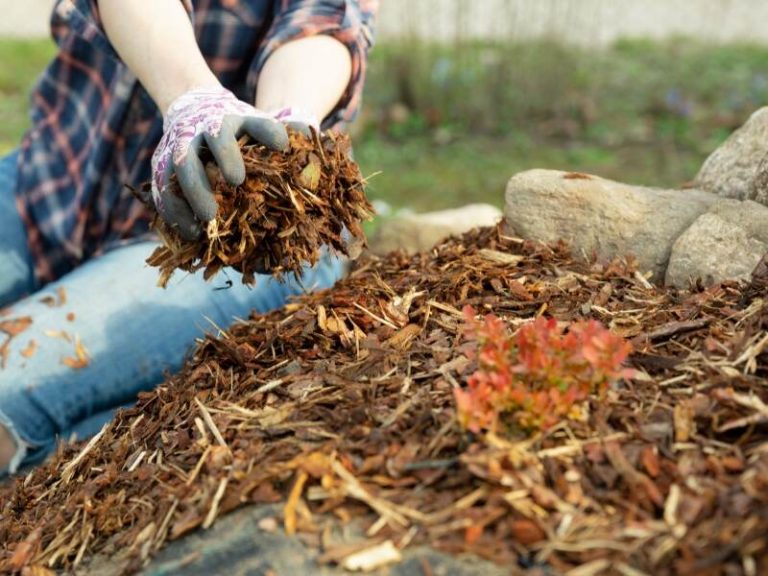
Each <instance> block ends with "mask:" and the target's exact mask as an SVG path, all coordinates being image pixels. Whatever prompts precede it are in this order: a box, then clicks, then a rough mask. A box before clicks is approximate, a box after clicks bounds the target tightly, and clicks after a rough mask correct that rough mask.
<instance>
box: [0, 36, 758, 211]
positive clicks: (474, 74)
mask: <svg viewBox="0 0 768 576" xmlns="http://www.w3.org/2000/svg"><path fill="white" fill-rule="evenodd" d="M53 52H54V47H53V45H52V43H51V42H49V41H19V40H0V153H3V152H6V151H8V150H10V149H11V148H13V147H14V146H16V145H17V144H18V142H19V139H20V138H21V135H22V133H23V131H24V130H25V128H26V126H27V125H28V120H27V95H28V93H29V90H30V89H31V87H32V85H33V83H34V80H35V78H36V77H37V75H38V74H39V72H40V70H42V68H43V67H44V65H45V64H46V62H47V61H48V60H49V59H50V57H51V56H52V54H53ZM767 102H768V49H766V48H764V47H755V46H749V45H739V46H709V45H706V44H702V43H698V42H694V41H685V40H673V41H669V42H665V43H661V44H659V43H652V42H645V41H632V42H622V43H619V44H617V45H615V46H613V47H611V48H609V49H607V50H604V51H586V50H581V49H575V48H565V47H563V46H559V45H557V44H553V43H546V42H544V43H535V44H490V43H469V44H466V43H464V44H460V45H450V46H441V45H428V44H421V43H409V44H400V45H387V44H380V45H379V46H377V47H376V49H375V50H374V52H373V54H372V58H371V63H370V74H369V81H368V84H367V86H366V95H365V108H364V112H363V114H362V116H361V121H360V122H359V126H358V127H357V133H356V137H355V154H356V158H357V159H358V161H359V162H360V165H361V167H362V169H363V172H364V173H365V174H372V173H376V172H380V174H378V175H377V176H375V177H373V178H372V179H371V181H370V182H371V184H370V189H369V190H370V195H371V196H372V197H373V198H375V199H380V200H384V201H386V202H388V203H390V204H391V205H393V206H395V207H403V206H407V207H410V208H413V209H415V210H429V209H437V208H443V207H450V206H457V205H461V204H464V203H468V202H479V201H487V202H492V203H494V204H500V203H501V202H502V198H503V190H504V186H505V183H506V181H507V179H508V178H509V177H510V176H511V175H512V174H514V173H516V172H518V171H521V170H526V169H529V168H557V169H563V170H574V171H583V172H593V173H597V174H600V175H603V176H606V177H609V178H614V179H618V180H622V181H626V182H634V183H641V184H648V185H657V186H675V185H679V184H681V183H684V182H686V181H688V180H690V179H691V178H692V177H693V176H694V175H695V174H696V171H697V170H698V167H699V166H700V164H701V162H702V161H703V160H704V158H705V157H706V156H707V155H708V154H709V153H710V152H711V151H712V150H714V149H715V147H716V146H717V145H718V144H719V143H721V142H722V141H723V140H724V139H725V138H726V137H727V135H728V134H729V133H730V132H731V131H732V130H733V129H734V128H736V127H737V126H739V125H740V124H741V123H742V122H743V121H744V120H745V119H746V118H747V116H748V115H749V114H750V113H751V112H752V111H754V110H755V109H757V108H759V107H760V106H762V105H764V104H765V103H767Z"/></svg>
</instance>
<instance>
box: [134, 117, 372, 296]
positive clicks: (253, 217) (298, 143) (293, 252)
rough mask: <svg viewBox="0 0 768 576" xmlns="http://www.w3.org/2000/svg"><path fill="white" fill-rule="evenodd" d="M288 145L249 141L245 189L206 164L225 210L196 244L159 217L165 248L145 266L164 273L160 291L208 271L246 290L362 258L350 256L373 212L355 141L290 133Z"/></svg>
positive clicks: (245, 141)
mask: <svg viewBox="0 0 768 576" xmlns="http://www.w3.org/2000/svg"><path fill="white" fill-rule="evenodd" d="M289 139H290V147H289V149H288V150H287V151H286V152H276V151H274V150H271V149H269V148H267V147H266V146H263V145H259V144H254V143H252V142H250V141H249V140H248V139H247V138H246V139H243V140H242V141H241V142H240V145H241V150H242V154H243V160H244V163H245V172H246V179H245V182H244V183H243V184H242V185H241V186H231V185H230V184H228V183H227V182H226V180H224V177H223V176H222V174H221V172H220V171H219V170H218V168H217V167H216V164H215V163H214V162H213V161H212V160H211V161H208V162H207V163H206V171H207V173H208V179H209V181H210V182H211V188H212V189H213V192H214V195H215V197H216V201H217V203H218V205H219V210H218V213H217V214H216V218H214V219H213V220H212V221H211V222H210V223H209V224H208V225H207V227H206V228H205V230H204V232H203V234H202V235H201V236H200V238H199V239H198V240H194V241H192V240H185V239H183V238H182V237H181V236H180V235H179V234H178V233H177V232H176V230H175V229H174V228H172V227H171V226H169V225H168V224H167V223H166V222H165V220H163V219H162V218H160V217H159V216H156V217H155V219H154V222H153V228H154V229H155V231H156V232H157V233H158V235H159V236H160V239H161V241H162V243H163V245H162V246H160V247H159V248H157V249H156V250H155V252H154V253H153V254H152V255H151V256H150V257H149V259H148V260H147V263H148V264H149V265H151V266H156V267H158V268H159V269H160V279H159V282H158V284H159V285H160V286H163V287H165V286H166V285H167V283H168V281H169V280H170V278H171V276H172V275H173V273H174V272H175V271H176V270H184V271H187V272H196V271H197V270H204V277H205V279H206V280H207V279H209V278H211V277H213V276H214V275H215V274H216V273H217V272H218V271H219V270H221V269H222V268H226V267H232V268H234V269H236V270H238V271H240V272H242V273H243V276H242V281H243V283H244V284H250V285H252V284H254V282H255V274H257V273H264V272H270V273H272V274H273V275H275V276H276V277H282V276H283V275H284V274H285V273H290V272H293V273H296V274H299V273H300V272H301V269H302V267H303V266H305V265H306V264H307V263H309V264H313V265H314V264H316V263H317V261H318V260H319V259H320V256H321V253H322V250H324V249H325V248H331V249H333V250H335V251H336V252H338V253H342V254H345V255H347V256H350V255H353V256H354V255H356V254H350V249H351V248H353V249H354V250H358V251H359V250H360V249H361V248H362V247H363V245H364V243H365V236H364V234H363V230H362V227H361V226H360V222H361V221H366V220H370V218H371V216H372V215H373V206H372V205H371V203H370V202H369V201H368V199H367V198H366V196H365V190H364V186H365V179H364V178H363V176H362V174H361V173H360V168H359V167H358V165H357V164H356V163H355V162H354V160H352V158H351V155H350V151H351V142H350V139H349V136H348V135H346V134H341V133H338V132H334V131H328V132H323V133H322V134H319V133H318V132H315V131H313V132H312V137H308V136H306V135H304V134H302V133H300V132H297V131H293V130H289ZM175 183H176V180H175V178H174V179H173V180H172V182H171V184H172V185H175ZM344 229H346V230H347V231H348V237H347V238H345V237H343V235H342V231H343V230H344Z"/></svg>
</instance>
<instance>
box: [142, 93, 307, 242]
mask: <svg viewBox="0 0 768 576" xmlns="http://www.w3.org/2000/svg"><path fill="white" fill-rule="evenodd" d="M285 118H286V119H288V120H289V121H294V119H292V118H291V117H290V115H288V114H286V115H285ZM244 133H245V134H248V135H249V136H250V137H251V138H253V140H255V141H256V142H258V143H259V144H263V145H264V146H267V147H269V148H271V149H273V150H285V149H286V148H287V147H288V134H287V132H286V127H285V124H284V123H283V122H282V121H280V120H278V119H277V118H276V117H275V115H273V114H267V113H266V112H262V111H260V110H257V109H256V108H254V107H253V106H251V105H249V104H246V103H245V102H242V101H240V100H238V99H237V97H236V96H235V95H234V94H232V93H231V92H230V91H229V90H226V89H225V88H223V87H220V86H217V87H210V88H196V89H194V90H191V91H189V92H187V93H185V94H183V95H182V96H179V97H178V98H177V99H176V100H174V101H173V103H172V104H171V105H170V106H169V107H168V111H167V113H166V115H165V119H164V122H163V137H162V138H161V139H160V143H159V144H158V146H157V148H156V149H155V152H154V154H153V155H152V200H153V202H154V204H155V208H156V209H157V211H158V213H159V214H160V216H161V217H162V218H163V219H164V220H165V221H166V222H168V223H169V224H170V225H171V226H172V227H174V228H176V230H177V231H178V233H179V235H180V236H181V237H182V238H184V239H185V240H195V239H197V238H198V237H199V236H200V234H201V233H202V226H201V223H202V222H209V221H211V220H213V219H214V218H215V216H216V212H217V210H218V205H217V204H216V199H215V198H214V196H213V192H212V190H211V184H210V182H209V181H208V177H207V176H206V172H205V167H204V166H203V163H202V162H201V160H200V157H199V156H198V154H199V152H200V147H201V146H203V145H206V146H207V147H208V149H209V150H210V151H211V153H212V154H213V158H214V159H215V161H216V164H217V165H218V167H219V170H221V173H222V175H223V176H224V178H225V180H226V181H227V182H229V183H230V184H231V185H233V186H239V185H240V184H242V183H243V181H244V180H245V164H244V162H243V156H242V153H241V152H240V146H239V145H238V143H237V139H238V138H239V137H240V136H241V135H242V134H244ZM173 173H175V174H176V177H177V178H178V182H179V186H180V188H181V192H182V195H183V196H180V195H178V194H177V193H176V192H175V191H174V190H172V189H171V186H170V180H171V175H172V174H173Z"/></svg>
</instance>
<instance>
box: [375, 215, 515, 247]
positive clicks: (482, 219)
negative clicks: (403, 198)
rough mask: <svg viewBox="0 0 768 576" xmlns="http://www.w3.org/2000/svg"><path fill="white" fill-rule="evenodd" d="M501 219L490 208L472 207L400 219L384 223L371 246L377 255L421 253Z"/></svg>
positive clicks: (407, 216) (492, 224) (401, 217)
mask: <svg viewBox="0 0 768 576" xmlns="http://www.w3.org/2000/svg"><path fill="white" fill-rule="evenodd" d="M501 216H502V214H501V210H499V209H498V208H496V207H495V206H491V205H490V204H469V205H467V206H463V207H461V208H455V209H452V210H441V211H439V212H425V213H423V214H409V215H404V216H397V217H396V218H393V219H392V220H385V221H384V222H383V223H382V225H381V226H380V227H379V228H378V229H377V230H376V232H375V233H374V234H372V235H371V237H370V238H369V246H370V249H371V251H372V252H374V253H376V254H386V253H387V252H391V251H393V250H403V251H405V252H407V253H409V254H412V253H415V252H421V251H423V250H429V249H430V248H432V246H434V245H435V244H437V243H438V242H440V241H441V240H444V239H445V238H447V237H448V236H452V235H455V234H463V233H464V232H468V231H469V230H472V229H473V228H478V227H481V226H494V225H496V223H497V222H498V221H499V220H501Z"/></svg>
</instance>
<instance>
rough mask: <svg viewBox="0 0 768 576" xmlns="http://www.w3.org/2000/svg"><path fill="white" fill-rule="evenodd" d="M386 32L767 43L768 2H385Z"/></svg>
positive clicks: (589, 41)
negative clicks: (690, 39) (677, 38)
mask: <svg viewBox="0 0 768 576" xmlns="http://www.w3.org/2000/svg"><path fill="white" fill-rule="evenodd" d="M382 5H383V8H382V12H381V18H380V23H379V31H380V37H381V38H392V37H398V36H408V35H416V36H420V37H426V38H437V39H443V40H450V39H454V38H457V37H459V38H488V37H495V38H515V39H529V38H541V37H554V38H559V39H562V40H567V41H569V42H574V43H578V44H585V45H598V46H599V45H605V44H609V43H611V42H613V41H614V40H616V39H618V38H626V37H649V38H656V39H662V38H668V37H670V36H679V35H685V36H693V37H698V38H702V39H708V40H713V41H716V42H731V41H753V42H758V43H762V44H768V26H766V23H767V22H768V2H767V1H766V0H382Z"/></svg>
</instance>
